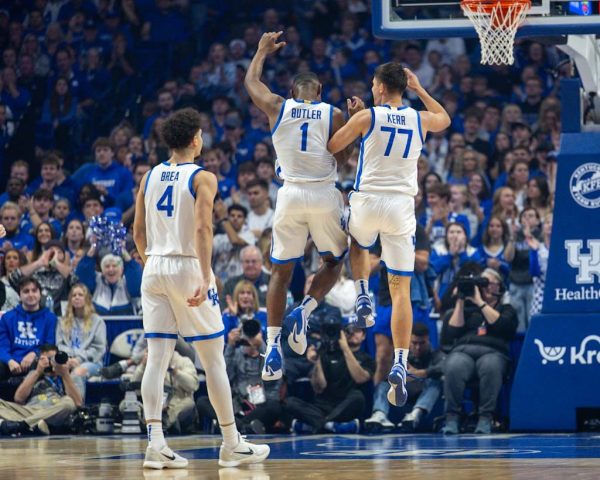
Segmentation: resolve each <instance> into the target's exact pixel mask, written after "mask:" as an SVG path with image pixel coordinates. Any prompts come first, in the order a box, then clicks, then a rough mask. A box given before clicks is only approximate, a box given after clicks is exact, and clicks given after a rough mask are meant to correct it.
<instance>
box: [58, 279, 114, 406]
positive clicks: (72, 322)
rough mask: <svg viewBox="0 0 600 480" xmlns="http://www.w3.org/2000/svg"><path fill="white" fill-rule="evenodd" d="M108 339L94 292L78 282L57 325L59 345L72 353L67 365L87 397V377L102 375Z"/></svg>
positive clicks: (72, 289)
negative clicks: (95, 305)
mask: <svg viewBox="0 0 600 480" xmlns="http://www.w3.org/2000/svg"><path fill="white" fill-rule="evenodd" d="M106 342H107V341H106V325H105V324H104V320H102V318H100V316H99V315H98V314H97V313H96V310H95V309H94V305H93V304H92V296H91V294H90V291H89V290H88V289H87V287H86V286H85V285H83V284H82V283H76V284H75V285H73V287H72V288H71V291H70V292H69V300H68V302H67V307H66V309H65V313H64V315H63V316H62V317H61V319H60V322H59V323H58V325H57V328H56V345H57V347H58V349H59V350H61V351H63V352H65V353H66V354H67V355H69V361H68V362H67V366H68V367H69V370H70V371H71V375H73V381H74V382H75V384H76V385H77V388H78V390H79V392H80V393H81V396H82V397H83V398H85V383H86V380H87V379H88V378H89V377H95V376H97V375H100V369H101V368H102V360H103V359H104V354H105V353H106Z"/></svg>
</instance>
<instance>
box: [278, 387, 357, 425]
mask: <svg viewBox="0 0 600 480" xmlns="http://www.w3.org/2000/svg"><path fill="white" fill-rule="evenodd" d="M286 409H287V411H288V413H289V415H290V416H291V417H292V418H297V419H298V420H300V421H301V422H304V423H307V424H308V425H310V426H311V427H312V428H313V430H314V431H315V433H316V432H319V431H321V430H323V426H324V425H325V424H326V423H327V422H349V421H350V420H353V419H355V418H358V417H359V416H360V415H362V413H363V411H364V409H365V396H364V395H363V393H362V392H361V391H360V390H350V392H349V393H348V395H346V398H344V399H343V400H341V401H335V400H331V399H326V398H323V397H316V398H315V400H314V402H312V403H309V402H306V401H304V400H302V399H300V398H297V397H290V398H288V399H287V401H286Z"/></svg>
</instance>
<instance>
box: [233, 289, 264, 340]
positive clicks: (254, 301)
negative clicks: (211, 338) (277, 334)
mask: <svg viewBox="0 0 600 480" xmlns="http://www.w3.org/2000/svg"><path fill="white" fill-rule="evenodd" d="M225 300H226V302H227V309H226V310H225V312H224V313H223V324H224V325H225V336H227V335H228V334H229V332H230V331H231V330H233V329H235V328H238V327H241V325H242V324H243V323H244V322H245V321H247V320H256V321H257V322H259V323H260V327H261V329H262V331H263V333H264V334H265V335H266V333H267V312H266V311H265V310H264V309H263V310H261V309H260V306H259V304H258V292H257V291H256V287H255V286H254V285H252V283H250V282H249V281H247V280H241V281H239V282H238V284H237V285H236V286H235V289H234V290H233V296H227V297H226V298H225Z"/></svg>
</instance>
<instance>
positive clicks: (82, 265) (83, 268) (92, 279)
mask: <svg viewBox="0 0 600 480" xmlns="http://www.w3.org/2000/svg"><path fill="white" fill-rule="evenodd" d="M75 274H76V275H77V277H79V280H81V283H83V284H84V285H85V286H86V287H87V288H88V290H89V291H90V293H91V294H92V296H93V295H94V291H95V290H96V260H95V257H88V256H87V255H84V256H83V258H82V259H81V260H80V261H79V263H78V264H77V268H76V269H75Z"/></svg>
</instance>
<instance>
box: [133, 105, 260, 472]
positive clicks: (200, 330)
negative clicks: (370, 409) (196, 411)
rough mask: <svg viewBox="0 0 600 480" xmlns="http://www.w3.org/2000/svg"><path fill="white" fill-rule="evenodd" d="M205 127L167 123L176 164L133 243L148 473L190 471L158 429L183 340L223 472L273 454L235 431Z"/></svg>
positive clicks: (161, 174)
mask: <svg viewBox="0 0 600 480" xmlns="http://www.w3.org/2000/svg"><path fill="white" fill-rule="evenodd" d="M200 123H201V117H200V114H199V113H198V112H196V111H195V110H193V109H191V108H186V109H184V110H180V111H178V112H175V113H174V114H172V115H171V116H170V117H169V118H168V119H167V120H166V121H165V123H164V124H163V127H162V132H161V133H162V137H163V139H164V141H165V142H166V144H167V145H168V146H169V148H170V149H171V151H172V156H171V158H170V159H169V160H168V161H167V162H163V163H161V164H159V165H157V166H155V167H154V168H153V169H152V170H150V171H149V172H148V173H146V175H145V176H144V178H143V179H142V182H141V185H142V187H143V188H140V189H139V192H138V195H137V198H136V208H135V220H134V224H133V237H134V240H135V245H136V247H137V250H138V252H139V254H140V256H141V257H142V260H143V262H144V265H145V267H144V274H143V276H142V309H143V312H144V330H145V336H146V338H147V339H148V360H147V365H146V370H145V371H144V377H143V379H142V399H143V402H144V415H145V417H146V423H147V425H148V440H149V445H148V448H147V449H146V458H145V460H144V467H145V468H154V469H162V468H185V467H186V466H187V464H188V461H187V460H186V459H184V458H183V457H181V456H179V455H177V454H176V453H174V452H173V451H172V450H171V449H170V448H169V447H168V446H167V444H166V442H165V439H164V435H163V431H162V422H161V419H162V403H163V386H164V379H165V375H166V373H167V368H168V367H169V364H170V362H171V357H172V356H173V350H174V349H175V342H176V341H177V336H178V334H179V335H181V336H182V337H183V338H184V339H185V340H187V341H188V342H192V344H193V345H194V348H195V350H196V351H197V352H198V357H199V358H200V361H201V362H202V365H203V367H204V370H205V372H206V385H207V388H208V396H209V398H210V401H211V403H212V405H213V407H214V409H215V412H216V413H217V418H218V419H219V424H220V426H221V432H222V434H223V444H222V446H221V450H220V452H219V465H221V466H224V467H235V466H237V465H239V464H240V463H256V462H260V461H262V460H264V459H265V458H266V457H267V455H268V454H269V447H268V446H267V445H252V444H251V443H248V442H246V441H245V440H244V439H243V438H242V437H241V436H240V435H239V433H238V431H237V428H236V425H235V418H234V414H233V406H232V399H231V388H230V386H229V380H228V378H227V371H226V367H225V360H224V357H223V348H224V342H223V334H224V328H223V320H222V318H221V311H220V309H219V299H218V296H217V288H216V284H215V276H214V275H213V272H212V270H211V268H210V260H211V250H212V240H213V237H212V212H213V202H214V198H215V195H216V193H217V179H216V177H215V176H214V175H213V174H212V173H209V172H206V171H205V170H204V169H202V168H200V167H198V166H197V165H196V164H195V163H194V158H195V157H197V156H199V155H200V151H201V150H202V137H201V134H202V130H200ZM174 374H175V373H174Z"/></svg>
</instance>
